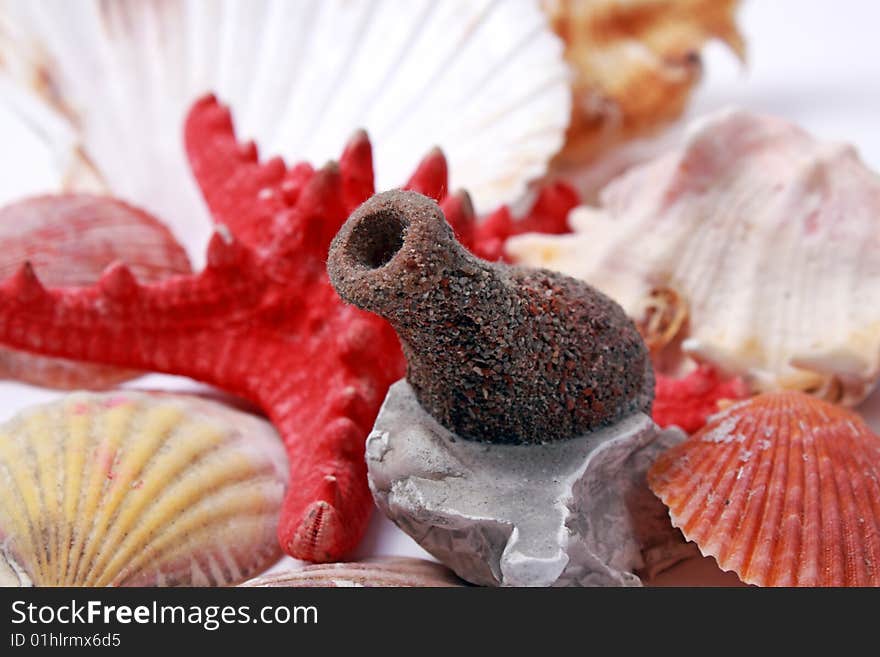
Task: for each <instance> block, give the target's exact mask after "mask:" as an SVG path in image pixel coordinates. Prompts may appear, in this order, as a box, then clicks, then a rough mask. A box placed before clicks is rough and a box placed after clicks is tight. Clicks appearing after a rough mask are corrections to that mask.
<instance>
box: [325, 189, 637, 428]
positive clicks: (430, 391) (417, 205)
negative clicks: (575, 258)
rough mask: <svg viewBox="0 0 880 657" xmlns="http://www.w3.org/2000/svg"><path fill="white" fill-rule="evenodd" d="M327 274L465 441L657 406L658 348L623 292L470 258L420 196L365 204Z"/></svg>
mask: <svg viewBox="0 0 880 657" xmlns="http://www.w3.org/2000/svg"><path fill="white" fill-rule="evenodd" d="M327 271H328V273H329V275H330V281H331V283H332V284H333V286H334V287H335V288H336V291H337V292H338V293H339V295H340V296H341V297H342V298H343V299H344V300H345V301H347V302H349V303H352V304H354V305H356V306H358V307H359V308H362V309H364V310H368V311H370V312H373V313H376V314H378V315H381V316H382V317H384V318H385V319H387V320H388V321H389V322H390V323H391V325H392V326H393V327H394V330H395V331H397V335H398V336H399V338H400V341H401V344H402V346H403V351H404V354H405V355H406V358H407V362H408V367H407V380H408V381H409V383H410V385H411V386H412V387H413V389H414V391H415V394H416V397H417V399H418V400H419V403H420V404H421V405H422V407H423V408H424V409H425V410H426V411H428V413H430V414H431V415H432V416H433V417H434V418H435V419H436V420H437V421H438V422H440V424H442V425H443V426H445V427H446V428H447V429H449V430H450V431H452V432H454V433H455V434H457V435H458V436H460V437H462V438H466V439H470V440H479V441H488V442H498V443H543V442H549V441H555V440H564V439H568V438H575V437H578V436H582V435H584V434H585V433H587V432H589V431H592V430H594V429H597V428H599V427H603V426H607V425H610V424H612V423H614V422H616V421H618V420H620V419H621V418H623V417H624V416H626V415H629V414H631V413H634V412H637V411H643V412H645V413H650V409H651V403H652V401H653V395H654V378H653V370H652V368H651V364H650V361H649V359H648V351H647V349H646V347H645V344H644V342H643V341H642V338H641V336H640V335H639V333H638V331H637V330H636V328H635V326H634V325H633V323H632V322H631V321H630V319H629V318H628V317H627V316H626V314H625V313H624V312H623V310H622V309H621V308H620V306H619V305H618V304H617V303H615V302H614V301H612V300H611V299H609V298H608V297H606V296H605V295H604V294H602V293H601V292H599V291H598V290H596V289H594V288H592V287H590V286H589V285H587V284H586V283H583V282H581V281H578V280H575V279H573V278H569V277H567V276H563V275H561V274H557V273H554V272H550V271H545V270H541V269H530V268H525V267H516V266H511V265H506V264H502V263H490V262H486V261H485V260H481V259H479V258H477V257H475V256H473V255H472V254H470V253H469V252H468V251H466V250H465V249H464V248H463V247H462V246H461V245H460V244H459V243H458V242H457V241H456V240H455V237H454V235H453V232H452V228H451V227H450V226H449V224H448V223H447V222H446V220H445V218H444V217H443V213H442V211H441V210H440V208H439V206H438V205H437V204H436V203H434V201H432V200H431V199H429V198H427V197H425V196H422V195H421V194H417V193H415V192H406V191H392V192H386V193H384V194H378V195H376V196H374V197H373V198H371V199H370V200H368V201H367V202H366V203H364V204H363V205H361V206H360V207H359V208H358V209H357V210H356V211H355V212H354V213H353V214H352V215H351V216H350V217H349V219H348V221H346V223H345V225H343V227H342V228H341V229H340V231H339V233H338V234H337V235H336V237H335V238H334V240H333V243H332V244H331V246H330V253H329V257H328V261H327Z"/></svg>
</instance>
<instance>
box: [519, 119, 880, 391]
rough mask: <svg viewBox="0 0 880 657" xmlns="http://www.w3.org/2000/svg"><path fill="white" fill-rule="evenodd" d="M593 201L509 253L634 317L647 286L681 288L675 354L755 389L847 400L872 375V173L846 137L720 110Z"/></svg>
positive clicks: (879, 274) (648, 305)
mask: <svg viewBox="0 0 880 657" xmlns="http://www.w3.org/2000/svg"><path fill="white" fill-rule="evenodd" d="M601 202H602V207H601V209H599V210H596V209H591V208H587V207H582V208H579V209H577V210H575V211H574V212H573V213H572V215H571V217H570V223H571V225H572V228H573V229H574V231H575V232H574V234H573V235H568V236H560V237H556V236H539V235H528V236H523V237H519V238H514V239H513V240H512V241H511V242H510V243H509V244H508V249H509V252H510V254H511V255H512V256H513V257H514V258H515V259H516V260H517V261H519V262H522V263H525V264H529V265H534V266H541V267H547V268H550V269H556V270H559V271H562V272H564V273H567V274H570V275H572V276H576V277H578V278H582V279H584V280H586V281H588V282H590V283H592V284H594V285H596V286H597V287H599V288H600V289H602V290H603V291H604V292H606V293H607V294H609V295H610V296H612V297H613V298H614V299H616V300H617V301H618V302H619V303H620V304H621V305H622V306H623V307H624V308H625V309H626V311H627V312H628V313H629V314H630V316H631V317H633V318H634V319H636V321H637V322H641V321H650V318H649V317H648V315H649V314H650V313H652V312H657V310H658V304H657V301H658V298H662V297H664V296H666V297H668V298H672V299H673V300H678V301H683V302H684V304H686V305H685V306H682V308H681V309H682V310H686V319H687V321H686V322H683V323H682V322H678V323H677V324H676V325H680V326H683V327H684V328H683V333H684V335H683V337H684V340H683V342H681V347H682V350H683V351H684V353H686V354H689V355H691V356H693V357H695V358H696V359H698V360H701V361H708V362H711V363H714V364H715V365H717V366H719V367H720V368H721V369H723V370H725V371H727V372H728V373H731V374H741V375H744V376H746V377H747V379H748V380H749V381H751V383H752V384H753V385H754V387H755V388H756V389H759V390H772V389H798V390H804V391H809V392H813V393H816V394H820V395H822V396H825V397H827V398H831V399H833V400H836V401H842V402H844V403H848V404H854V403H856V402H858V401H859V400H861V399H862V398H863V397H864V396H865V395H866V394H867V393H868V392H869V391H870V390H871V388H872V387H873V386H874V384H875V382H876V380H877V378H878V376H880V177H878V176H877V174H875V173H873V172H872V171H870V170H869V169H867V168H866V167H865V166H864V165H863V164H862V162H861V161H860V160H859V157H858V155H857V154H856V152H855V150H854V149H853V148H852V147H850V146H844V145H837V144H825V143H821V142H819V141H817V140H815V139H813V138H812V137H811V136H810V135H808V134H807V133H806V132H804V131H803V130H801V129H799V128H797V127H795V126H793V125H791V124H788V123H786V122H785V121H782V120H781V119H776V118H771V117H767V116H757V115H753V114H749V113H746V112H742V111H732V110H728V111H725V112H722V113H720V114H718V115H715V116H712V117H709V118H708V119H706V120H703V121H702V122H700V123H699V124H698V125H696V126H695V127H694V128H693V129H692V130H691V131H690V133H689V136H688V137H687V139H686V141H685V143H684V145H683V146H681V147H680V148H678V149H677V150H675V151H673V152H671V153H669V154H667V155H665V156H663V157H660V158H658V159H656V160H654V161H652V162H650V163H648V164H645V165H643V166H640V167H638V168H636V169H634V170H632V171H630V172H629V173H627V174H625V175H623V176H622V177H620V178H618V179H617V180H616V181H614V182H612V183H611V184H610V185H609V186H608V187H606V188H605V190H604V191H603V193H602V197H601ZM667 300H668V299H667ZM680 318H681V317H679V319H680ZM679 337H682V336H679ZM672 344H677V341H674V342H673V343H672Z"/></svg>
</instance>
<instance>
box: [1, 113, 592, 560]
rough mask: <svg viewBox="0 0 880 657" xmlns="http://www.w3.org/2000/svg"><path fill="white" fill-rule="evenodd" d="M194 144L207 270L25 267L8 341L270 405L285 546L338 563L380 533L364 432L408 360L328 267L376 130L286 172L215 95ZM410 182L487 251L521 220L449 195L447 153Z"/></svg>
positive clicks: (197, 123) (191, 134) (556, 206)
mask: <svg viewBox="0 0 880 657" xmlns="http://www.w3.org/2000/svg"><path fill="white" fill-rule="evenodd" d="M185 140H186V149H187V153H188V156H189V159H190V164H191V166H192V169H193V172H194V174H195V177H196V179H197V181H198V183H199V186H200V187H201V189H202V193H203V195H204V197H205V199H206V201H207V203H208V206H209V208H210V210H211V212H212V214H213V216H214V219H215V221H217V222H218V223H220V224H221V226H219V227H218V230H217V231H216V232H215V234H214V235H213V236H212V238H211V240H210V244H209V246H208V254H207V265H206V267H205V269H204V270H203V271H202V272H200V273H198V274H194V275H187V276H178V277H174V278H169V279H166V280H163V281H160V282H158V283H153V284H149V285H140V284H138V283H137V282H136V280H135V278H134V277H133V276H132V274H131V272H130V271H129V269H128V268H127V267H126V266H125V265H123V264H119V263H117V264H114V265H112V266H110V267H109V268H108V269H107V270H106V271H105V272H104V274H103V275H102V276H101V279H100V280H99V282H98V283H97V284H96V285H94V286H92V287H88V288H75V289H74V288H60V289H54V290H47V289H45V288H44V287H43V286H42V285H41V283H40V282H39V280H38V279H37V277H36V276H35V274H34V272H33V270H32V268H31V267H30V265H29V264H28V263H25V264H24V265H23V266H22V267H21V269H19V270H18V271H17V273H16V274H15V275H13V276H12V277H11V278H10V279H8V280H7V281H5V282H4V283H3V284H2V285H0V342H4V343H6V344H9V345H11V346H14V347H18V348H21V349H26V350H30V351H34V352H38V353H43V354H47V355H54V356H62V357H66V358H74V359H80V360H88V361H94V362H101V363H107V364H112V365H118V366H123V367H130V368H137V369H141V370H154V371H159V372H167V373H171V374H180V375H185V376H189V377H192V378H194V379H198V380H200V381H204V382H207V383H211V384H214V385H216V386H217V387H220V388H223V389H225V390H227V391H229V392H232V393H234V394H238V395H240V396H242V397H245V398H247V399H250V400H252V401H254V402H256V403H257V404H258V405H259V406H260V407H261V408H263V409H264V410H265V411H266V412H267V414H268V415H269V417H270V419H271V420H272V422H273V423H274V424H275V426H276V427H277V428H278V430H279V432H280V433H281V435H282V437H283V438H284V440H285V443H286V445H287V452H288V455H289V459H290V474H291V476H290V484H289V488H288V491H287V497H286V499H285V502H284V505H283V510H282V517H281V520H280V524H279V528H278V537H279V540H280V542H281V545H282V547H283V548H284V549H285V550H286V551H287V552H288V553H289V554H291V555H292V556H294V557H297V558H299V559H305V560H308V561H326V560H335V559H338V558H340V557H341V556H343V555H344V554H345V553H346V552H348V551H349V550H350V549H351V548H353V547H354V546H355V545H356V544H357V542H358V541H359V539H360V537H361V536H362V534H363V532H364V530H365V528H366V525H367V521H368V519H369V515H370V511H371V509H372V499H371V497H370V493H369V490H368V488H367V483H366V466H365V461H364V456H363V448H364V439H365V437H366V435H367V432H368V431H369V429H370V428H371V427H372V424H373V421H374V419H375V416H376V413H377V412H378V409H379V406H380V405H381V403H382V400H383V399H384V396H385V392H386V390H387V388H388V386H389V385H390V384H391V383H392V382H393V381H395V380H396V379H398V378H400V377H401V376H402V375H403V371H404V361H403V356H402V354H401V352H400V349H399V345H398V343H397V338H396V336H395V334H394V332H393V331H392V330H391V329H390V328H389V327H388V325H387V324H386V323H385V322H384V321H383V320H380V319H379V318H377V317H375V316H374V315H370V314H367V313H363V312H361V311H359V310H357V309H355V308H353V307H351V306H346V305H344V304H343V302H342V301H341V300H340V299H339V298H338V297H337V296H336V293H335V291H334V290H333V288H332V287H331V286H330V284H329V282H328V280H327V275H326V271H325V259H326V254H327V250H328V247H329V243H330V240H331V239H332V237H333V235H334V234H335V233H336V232H337V230H338V229H339V227H340V226H341V225H342V223H343V222H344V221H345V219H346V218H347V216H348V215H349V213H350V212H351V211H352V210H354V209H355V208H356V207H357V206H358V205H359V204H360V203H362V202H363V201H365V200H366V199H367V198H369V197H370V196H371V195H372V194H373V192H374V185H373V169H372V154H371V147H370V143H369V140H368V138H367V136H366V134H365V133H363V132H360V133H358V134H356V135H355V136H354V137H353V138H352V140H351V141H350V142H349V143H348V145H347V146H346V148H345V151H344V152H343V154H342V157H341V159H340V161H339V163H338V164H336V163H329V164H327V165H326V166H324V167H323V168H321V169H319V170H317V171H316V170H314V169H313V168H312V167H311V166H309V165H308V164H298V165H296V166H294V167H292V168H289V169H288V168H286V167H285V165H284V163H283V162H282V161H281V160H280V159H278V158H275V159H271V160H269V161H267V162H265V163H262V164H261V163H259V162H258V159H257V151H256V148H255V146H254V145H253V144H243V145H242V144H239V143H238V142H237V141H236V138H235V134H234V130H233V125H232V120H231V117H230V114H229V111H228V110H227V109H226V108H224V107H223V106H221V105H219V104H218V102H217V101H216V99H214V98H213V97H212V96H209V97H206V98H203V99H202V100H200V101H198V102H197V103H196V104H195V105H194V106H193V108H192V110H191V111H190V114H189V116H188V118H187V122H186V127H185ZM406 187H407V188H408V189H413V190H415V191H419V192H421V193H423V194H426V195H428V196H431V197H433V198H434V199H436V200H438V201H440V202H441V207H442V208H443V209H444V212H445V213H446V216H447V219H448V220H449V222H450V223H451V224H452V225H453V226H454V227H455V229H456V231H457V232H458V233H459V234H460V235H461V236H462V238H463V240H464V241H465V243H466V244H469V245H470V246H471V247H472V248H474V249H475V250H476V251H477V252H479V251H480V248H479V244H480V243H484V242H486V241H487V240H490V239H492V240H501V241H502V243H503V239H504V238H505V237H506V236H507V235H509V234H510V233H511V232H513V231H514V230H515V229H516V227H514V226H511V225H506V224H504V222H503V221H500V224H501V225H500V227H499V225H496V224H499V221H495V223H494V224H490V225H489V226H488V227H487V228H481V227H478V226H477V225H476V224H475V222H474V217H473V211H472V209H471V206H470V203H469V201H468V199H467V196H466V195H465V194H455V195H450V196H447V189H446V187H447V171H446V161H445V159H444V157H443V155H442V153H441V152H440V151H439V150H435V151H433V152H431V153H430V154H429V155H428V156H427V157H426V158H425V159H424V160H423V161H422V163H421V164H420V165H419V167H418V169H417V171H416V172H415V173H414V174H413V177H412V178H411V179H410V181H409V182H408V183H407V185H406ZM576 202H577V198H576V196H575V195H574V193H573V192H571V191H570V189H569V188H567V187H565V186H564V185H556V186H552V187H549V188H548V189H547V190H546V191H545V192H543V193H542V194H541V196H540V197H539V200H538V202H537V203H536V208H538V209H539V210H540V211H539V213H538V215H537V217H536V218H534V219H532V220H530V221H528V222H527V223H526V224H524V226H525V227H528V228H531V229H536V228H537V229H540V228H541V225H542V224H543V223H545V222H546V223H547V224H548V225H549V226H550V227H552V228H556V229H558V227H559V226H562V227H564V218H565V216H566V215H567V214H568V211H569V210H570V209H571V207H573V206H574V205H575V204H576ZM499 212H502V213H504V212H506V210H503V209H502V210H501V211H499ZM508 223H509V222H508ZM480 240H482V241H483V242H480ZM492 248H495V247H492Z"/></svg>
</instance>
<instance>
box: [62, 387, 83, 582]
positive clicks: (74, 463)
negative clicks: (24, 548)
mask: <svg viewBox="0 0 880 657" xmlns="http://www.w3.org/2000/svg"><path fill="white" fill-rule="evenodd" d="M79 399H80V397H79V396H77V395H75V396H72V398H70V399H69V400H68V403H67V405H66V406H65V412H66V413H67V414H68V415H69V416H71V417H69V420H68V424H69V432H70V436H69V437H68V440H69V442H68V444H67V449H66V450H65V456H66V465H67V468H66V473H65V492H64V499H65V501H66V503H67V508H66V514H65V526H66V528H67V532H66V535H65V538H64V546H65V550H66V555H65V558H64V560H63V566H61V570H60V573H59V581H60V582H62V583H63V584H66V585H70V584H72V581H71V580H70V576H71V575H72V573H71V570H70V568H71V565H72V563H73V560H72V559H71V557H72V555H73V553H72V550H73V545H74V542H75V540H76V529H77V523H78V519H79V517H80V505H81V502H82V491H83V486H82V482H83V479H84V475H85V469H86V467H88V459H87V458H86V455H87V454H88V452H89V445H90V443H91V439H90V438H91V437H90V433H89V430H90V426H89V420H88V416H86V415H84V414H79V415H77V414H75V413H72V411H73V410H74V408H76V405H77V404H79V403H81V402H80V401H78V400H79Z"/></svg>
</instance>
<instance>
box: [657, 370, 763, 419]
mask: <svg viewBox="0 0 880 657" xmlns="http://www.w3.org/2000/svg"><path fill="white" fill-rule="evenodd" d="M656 377H657V389H656V390H657V394H656V397H655V398H654V410H653V412H652V416H653V418H654V422H656V423H657V424H659V425H660V426H661V427H664V428H665V427H670V426H677V427H680V428H681V429H684V430H685V431H687V432H688V433H694V432H695V431H698V430H699V429H701V428H702V427H703V425H705V424H706V421H707V420H708V419H709V418H710V417H711V416H712V415H714V414H715V413H717V412H719V411H720V410H722V409H723V407H724V405H725V404H727V403H732V402H735V401H739V400H740V399H745V398H746V397H748V396H749V387H748V386H747V385H746V382H745V381H744V380H743V379H742V378H740V377H733V378H730V379H724V378H722V376H721V375H720V374H719V373H718V371H717V370H715V369H713V368H712V367H710V366H709V365H700V366H699V367H697V369H695V370H694V371H692V372H691V373H689V374H687V375H686V376H683V377H681V378H678V379H676V378H672V377H669V376H665V375H663V374H661V373H660V372H657V373H656Z"/></svg>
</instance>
